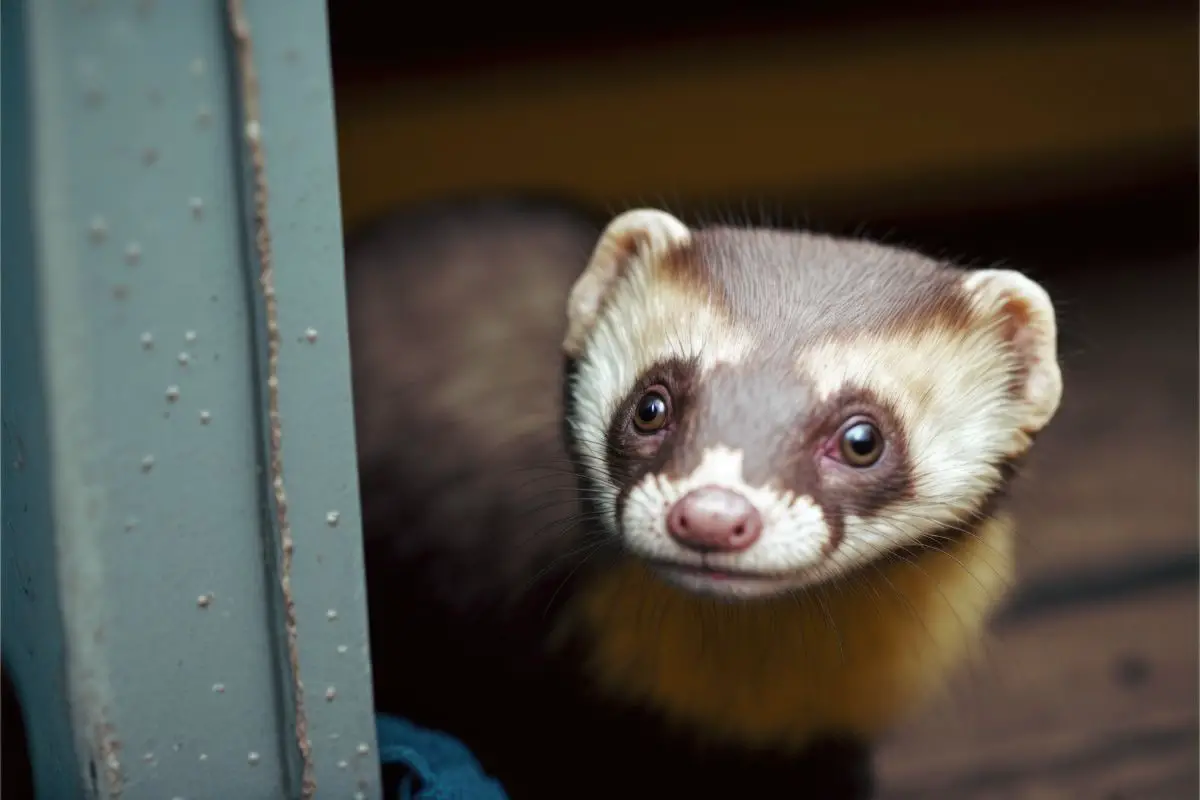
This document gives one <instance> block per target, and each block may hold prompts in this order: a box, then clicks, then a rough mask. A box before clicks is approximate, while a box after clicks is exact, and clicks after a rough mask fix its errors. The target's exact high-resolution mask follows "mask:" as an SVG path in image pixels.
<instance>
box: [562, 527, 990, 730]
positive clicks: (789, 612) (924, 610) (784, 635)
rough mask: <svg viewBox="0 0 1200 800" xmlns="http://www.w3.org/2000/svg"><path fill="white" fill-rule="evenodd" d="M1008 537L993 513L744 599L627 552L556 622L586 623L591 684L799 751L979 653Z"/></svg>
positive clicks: (866, 725)
mask: <svg viewBox="0 0 1200 800" xmlns="http://www.w3.org/2000/svg"><path fill="white" fill-rule="evenodd" d="M1011 541H1012V537H1011V530H1010V526H1009V523H1008V521H1007V520H1006V519H1003V518H997V519H993V520H989V521H988V522H987V523H986V524H985V525H984V527H983V528H981V529H980V530H979V531H978V532H977V533H976V534H973V535H970V536H966V537H964V538H963V539H961V540H960V541H958V542H956V543H955V544H953V545H951V546H948V547H947V548H946V549H945V550H944V551H943V550H929V551H926V552H924V553H923V554H922V555H921V556H920V557H919V558H916V559H912V560H903V559H898V560H893V561H889V562H881V563H877V564H876V565H874V566H872V567H870V568H867V569H865V570H863V571H862V573H861V575H857V576H856V577H854V578H853V579H852V580H846V581H839V582H836V583H834V584H832V585H828V586H824V587H816V588H812V589H809V590H805V591H802V592H799V593H796V594H792V595H786V596H778V597H774V598H770V599H765V600H756V601H748V602H740V603H722V602H721V601H715V600H710V599H706V598H703V597H698V596H696V595H694V594H690V593H687V592H685V591H683V590H680V589H676V588H673V587H671V586H669V585H667V584H665V583H663V582H662V581H661V580H660V579H658V578H657V577H656V576H655V575H654V574H652V573H651V572H650V570H648V569H647V568H646V567H644V566H642V565H641V564H639V563H635V562H634V561H629V562H628V563H626V564H625V565H624V566H623V567H622V568H620V569H618V570H614V571H611V572H606V573H604V574H602V575H600V576H598V578H597V580H596V582H595V583H594V584H592V585H591V586H589V587H586V588H585V590H584V591H582V592H580V593H579V594H578V595H577V596H576V597H575V598H574V601H573V602H574V605H573V606H572V608H571V609H570V611H569V613H568V614H566V615H564V617H563V618H562V627H561V628H560V630H559V631H558V633H559V634H560V635H562V636H569V635H571V634H572V633H575V632H579V633H581V634H582V635H581V636H580V638H581V639H582V640H583V641H585V642H587V643H588V645H589V646H590V648H591V649H590V658H589V661H588V662H587V668H588V670H589V671H590V674H591V675H592V677H593V679H594V680H595V681H596V683H597V685H598V686H599V687H600V688H601V689H603V690H604V691H606V692H608V693H611V694H612V695H613V696H614V697H616V698H620V699H623V700H624V701H625V702H629V703H631V704H638V705H644V706H649V707H651V708H655V709H657V710H658V711H659V712H660V713H661V714H663V716H664V717H665V718H666V719H668V720H670V721H672V722H674V723H676V724H678V725H679V726H680V727H681V728H682V729H684V730H685V731H689V732H690V733H691V734H692V735H694V736H696V737H699V738H702V739H704V738H707V739H716V740H729V741H734V742H738V743H740V744H745V745H752V746H770V747H776V748H796V749H799V748H801V747H803V746H804V745H805V744H806V743H808V742H809V741H811V740H812V739H813V738H814V737H816V736H819V735H822V734H827V733H830V732H847V733H851V734H858V735H861V736H864V737H875V736H877V735H879V734H881V733H883V732H885V731H886V730H887V729H888V728H890V727H891V726H892V725H893V724H895V723H896V722H898V721H899V720H900V719H902V718H903V717H904V716H905V715H906V714H907V713H909V712H910V711H912V710H913V709H914V708H915V707H917V706H918V705H919V704H921V703H922V702H924V701H926V700H927V699H928V698H929V697H930V696H931V695H932V694H934V693H935V692H936V691H937V690H938V689H939V688H941V687H942V686H944V685H945V679H946V677H947V675H948V674H949V673H950V671H951V670H952V669H953V668H954V667H955V665H957V664H959V663H961V662H962V661H963V659H964V658H967V657H969V656H971V655H972V654H973V653H975V652H977V648H978V646H979V644H980V643H981V641H982V638H981V637H982V635H983V633H984V627H985V624H986V620H987V616H988V613H989V612H990V611H991V609H992V608H993V607H994V605H995V603H996V602H997V601H998V599H999V598H1000V597H1001V596H1002V595H1003V592H1004V590H1005V589H1006V588H1007V586H1008V583H1009V581H1010V578H1011V574H1012V552H1011Z"/></svg>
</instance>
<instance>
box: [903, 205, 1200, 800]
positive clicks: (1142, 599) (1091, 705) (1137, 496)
mask: <svg viewBox="0 0 1200 800" xmlns="http://www.w3.org/2000/svg"><path fill="white" fill-rule="evenodd" d="M1192 191H1193V192H1194V189H1193V190H1192ZM1193 241H1194V240H1193ZM1056 258H1059V259H1061V258H1062V256H1061V255H1060V256H1056ZM1067 258H1068V259H1069V258H1070V256H1067ZM1033 266H1034V269H1035V274H1037V272H1036V269H1037V265H1033ZM1043 266H1044V267H1045V275H1044V278H1043V279H1044V281H1045V282H1046V283H1047V284H1048V285H1049V287H1050V288H1051V291H1052V293H1053V294H1054V296H1055V298H1056V300H1058V301H1059V303H1060V305H1061V307H1062V314H1063V318H1062V324H1063V328H1064V329H1063V333H1062V340H1063V350H1064V352H1063V356H1064V359H1065V362H1066V366H1067V372H1066V393H1065V396H1064V404H1063V407H1062V411H1061V416H1060V417H1058V419H1057V420H1056V422H1055V423H1054V425H1053V426H1052V428H1051V429H1049V430H1048V431H1047V433H1046V434H1045V436H1044V437H1043V438H1042V439H1041V440H1039V442H1038V445H1037V454H1036V458H1034V460H1033V463H1032V464H1031V465H1030V469H1029V471H1028V472H1027V473H1026V474H1025V476H1024V477H1023V479H1022V481H1021V484H1020V486H1019V489H1018V492H1017V498H1016V503H1017V508H1018V511H1019V516H1020V518H1021V520H1022V537H1021V541H1020V547H1019V559H1020V572H1021V579H1020V584H1019V586H1018V588H1017V590H1016V592H1015V594H1014V596H1013V598H1012V602H1011V604H1010V606H1009V607H1008V608H1007V609H1006V611H1005V612H1004V613H1003V614H1002V615H1001V616H1000V618H999V619H998V620H997V621H996V625H995V636H994V640H993V642H992V643H991V645H990V646H989V656H988V658H987V659H986V661H985V663H983V664H981V665H979V666H978V667H977V668H974V669H972V670H971V671H970V673H969V674H965V675H962V676H961V680H959V681H957V682H956V684H955V685H954V686H953V687H952V688H951V691H950V692H949V693H948V695H947V697H946V698H945V699H944V700H943V701H942V702H940V703H938V704H937V705H935V707H933V708H931V709H929V711H928V713H927V714H925V716H924V717H922V718H921V719H919V720H916V721H915V722H914V723H913V724H912V725H910V726H909V727H907V728H906V729H904V730H902V731H899V732H897V734H896V735H895V737H894V739H893V741H892V742H890V743H889V745H888V746H887V748H886V749H885V750H884V752H883V753H882V754H881V756H880V759H879V769H880V775H881V780H882V784H883V786H882V793H881V797H883V798H889V799H893V798H894V799H899V798H955V799H956V800H984V798H989V799H990V798H1037V799H1038V800H1043V799H1046V800H1049V799H1050V798H1064V800H1066V799H1067V798H1071V800H1075V799H1076V798H1079V799H1080V800H1085V799H1086V800H1090V799H1091V798H1100V799H1103V800H1117V799H1118V798H1122V799H1127V800H1134V798H1136V799H1137V800H1157V799H1159V798H1161V799H1162V800H1168V798H1169V799H1170V800H1176V799H1178V798H1192V797H1196V796H1197V793H1198V791H1200V781H1198V777H1197V774H1198V769H1200V757H1198V755H1197V753H1198V747H1200V740H1198V736H1197V725H1198V724H1200V719H1198V711H1197V703H1198V701H1200V698H1198V695H1197V670H1198V666H1200V665H1198V658H1197V648H1198V645H1197V639H1198V635H1197V631H1198V626H1200V618H1198V613H1197V480H1198V479H1197V442H1198V441H1200V430H1198V425H1197V399H1196V398H1197V328H1196V314H1197V312H1196V297H1197V260H1196V255H1195V253H1184V254H1183V255H1176V256H1170V257H1162V258H1156V259H1150V260H1146V261H1139V260H1137V259H1134V260H1127V261H1120V262H1117V263H1111V262H1110V263H1105V262H1104V261H1102V260H1097V259H1096V258H1095V257H1081V258H1080V263H1075V264H1063V263H1056V264H1053V265H1050V264H1046V265H1043ZM1039 277H1042V276H1041V275H1039Z"/></svg>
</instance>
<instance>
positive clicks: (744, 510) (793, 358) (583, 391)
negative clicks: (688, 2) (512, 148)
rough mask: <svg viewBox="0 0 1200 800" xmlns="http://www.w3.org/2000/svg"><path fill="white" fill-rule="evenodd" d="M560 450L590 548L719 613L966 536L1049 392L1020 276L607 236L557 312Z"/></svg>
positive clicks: (1044, 419) (634, 227)
mask: <svg viewBox="0 0 1200 800" xmlns="http://www.w3.org/2000/svg"><path fill="white" fill-rule="evenodd" d="M564 350H565V351H566V354H567V356H568V357H569V358H570V359H572V361H573V366H574V374H573V377H572V382H571V384H570V387H569V394H570V412H569V420H568V422H569V426H570V428H571V431H572V434H573V439H574V442H573V444H574V448H575V451H576V453H577V456H578V459H579V461H580V466H581V467H582V468H583V471H584V474H585V475H586V478H587V483H588V487H587V492H586V493H587V495H588V496H589V497H591V498H592V499H593V500H594V502H595V503H596V505H597V507H598V510H599V512H600V515H601V516H602V517H603V519H604V520H605V524H606V526H607V527H608V528H609V531H610V533H612V534H614V535H615V536H617V537H619V539H620V541H621V543H622V544H623V545H624V547H625V548H626V549H627V550H628V551H630V552H632V553H633V554H635V555H637V556H639V557H641V558H642V559H644V560H645V561H647V562H648V563H650V564H651V565H653V566H654V567H655V568H657V570H658V571H659V572H660V574H662V575H663V576H664V577H665V578H666V579H668V580H670V581H671V582H673V583H675V584H677V585H681V586H683V587H685V588H688V589H692V590H694V591H698V592H705V593H710V594H717V595H723V596H727V597H748V596H764V595H774V594H778V593H781V592H786V591H789V590H792V589H796V588H799V587H803V586H807V585H811V584H816V583H821V582H824V581H827V580H830V579H832V578H836V577H838V576H841V575H846V574H849V573H851V572H852V571H855V570H858V569H861V568H863V567H864V566H867V565H869V564H871V563H873V562H874V561H875V560H876V559H880V558H883V557H887V556H888V555H891V554H894V553H895V552H896V551H898V550H900V549H901V548H905V547H911V546H915V545H921V544H925V543H936V541H937V539H938V538H939V537H945V536H947V535H949V534H950V532H952V531H954V530H956V529H961V528H962V527H964V526H966V525H969V524H970V523H971V522H972V521H973V519H974V518H975V517H976V516H977V515H979V514H980V513H982V512H983V510H984V508H985V504H986V502H987V501H988V500H989V499H990V498H991V497H993V496H994V495H995V494H996V492H997V491H998V490H999V489H1000V488H1001V487H1002V484H1003V483H1004V481H1005V480H1006V474H1007V471H1006V469H1005V467H1006V465H1007V464H1009V463H1011V461H1012V460H1013V459H1014V458H1016V457H1017V456H1019V455H1021V454H1022V453H1023V452H1024V451H1025V450H1027V449H1028V447H1029V445H1030V442H1031V437H1032V436H1033V435H1034V434H1035V433H1036V432H1037V431H1039V430H1041V429H1042V428H1043V427H1044V426H1045V425H1046V424H1047V423H1048V422H1049V421H1050V419H1051V417H1052V416H1053V415H1054V413H1055V411H1056V410H1057V408H1058V405H1059V401H1060V398H1061V395H1062V377H1061V373H1060V371H1059V366H1058V360H1057V352H1056V324H1055V315H1054V309H1053V306H1052V304H1051V301H1050V298H1049V297H1048V295H1047V294H1046V292H1045V291H1044V290H1043V289H1042V288H1041V287H1040V286H1038V285H1037V284H1036V283H1034V282H1033V281H1032V280H1030V279H1029V278H1027V277H1025V276H1023V275H1021V274H1020V273H1017V272H1014V271H1011V270H1003V269H987V270H976V271H967V270H962V269H958V268H955V267H952V266H949V265H945V264H942V263H939V262H936V261H934V260H931V259H928V258H926V257H924V256H921V255H918V254H916V253H914V252H909V251H906V250H901V249H896V248H892V247H884V246H881V245H877V244H872V243H868V242H862V241H853V240H846V239H838V238H833V237H826V236H817V235H813V234H806V233H798V232H785V231H777V230H766V229H743V228H706V229H700V230H692V229H689V228H688V227H687V226H685V225H684V224H683V223H682V222H680V221H679V220H678V219H676V218H675V217H673V216H671V215H669V214H667V213H664V212H661V211H656V210H635V211H630V212H626V213H624V214H622V215H620V216H618V217H617V218H616V219H614V220H613V221H612V222H611V223H610V224H609V226H608V228H607V229H606V230H605V231H604V233H603V234H602V236H601V238H600V240H599V242H598V244H597V245H596V248H595V251H594V253H593V256H592V258H591V261H590V263H589V265H588V267H587V269H586V270H585V272H584V273H583V274H582V275H581V276H580V278H579V279H578V281H577V282H576V284H575V286H574V287H573V289H572V291H571V294H570V299H569V302H568V330H567V334H566V338H565V340H564Z"/></svg>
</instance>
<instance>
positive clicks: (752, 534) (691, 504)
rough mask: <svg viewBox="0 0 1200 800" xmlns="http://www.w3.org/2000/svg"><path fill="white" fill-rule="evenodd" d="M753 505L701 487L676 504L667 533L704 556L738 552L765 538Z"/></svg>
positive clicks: (717, 489)
mask: <svg viewBox="0 0 1200 800" xmlns="http://www.w3.org/2000/svg"><path fill="white" fill-rule="evenodd" d="M762 527H763V524H762V517H761V516H760V515H759V513H758V509H757V508H755V507H754V504H753V503H751V502H750V501H749V500H747V499H746V498H745V497H743V496H742V495H740V494H738V493H737V492H735V491H733V490H731V489H722V488H721V487H719V486H702V487H700V488H699V489H693V490H692V491H690V492H688V493H687V494H685V495H684V496H683V497H681V498H679V499H678V500H676V501H675V505H674V506H672V507H671V510H670V511H669V512H668V513H667V532H668V533H669V534H671V536H672V537H673V538H674V539H675V541H677V542H679V543H680V544H681V545H683V546H684V547H688V548H691V549H692V550H700V551H703V552H737V551H738V550H745V549H746V548H747V547H749V546H750V545H752V544H754V543H755V542H756V541H757V540H758V537H759V536H761V535H762Z"/></svg>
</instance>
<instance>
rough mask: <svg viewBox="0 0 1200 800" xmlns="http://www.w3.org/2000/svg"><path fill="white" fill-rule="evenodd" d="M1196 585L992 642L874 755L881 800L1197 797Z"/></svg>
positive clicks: (1058, 617) (1063, 617) (1050, 619)
mask: <svg viewBox="0 0 1200 800" xmlns="http://www.w3.org/2000/svg"><path fill="white" fill-rule="evenodd" d="M1198 624H1200V616H1198V614H1197V604H1196V585H1195V584H1194V583H1192V584H1189V585H1184V586H1176V587H1169V588H1167V589H1162V590H1156V591H1151V592H1147V593H1146V594H1145V595H1144V596H1143V597H1140V598H1138V599H1137V600H1135V601H1129V600H1120V601H1116V602H1112V603H1109V604H1100V605H1095V606H1088V607H1084V608H1081V609H1076V610H1072V611H1069V612H1065V613H1062V614H1055V615H1047V616H1046V617H1044V618H1041V619H1037V620H1035V621H1030V622H1028V623H1027V624H1024V625H1021V626H1019V627H1015V628H1013V629H1010V630H1008V631H1005V632H1002V633H1001V634H999V635H998V636H997V637H996V641H995V642H994V644H993V646H992V648H991V655H990V658H989V659H988V661H987V663H986V665H985V666H984V667H982V668H981V669H980V670H978V671H975V672H974V673H973V674H971V675H969V676H967V677H965V678H963V679H962V680H960V681H959V682H958V684H957V686H956V687H955V688H954V690H953V694H952V697H953V700H948V701H947V702H944V703H941V704H937V705H935V706H934V707H933V708H931V709H930V710H929V712H928V713H927V714H926V715H925V716H924V717H923V718H922V719H920V720H918V721H916V722H915V723H914V724H913V725H911V726H910V727H909V728H908V729H906V730H904V731H901V732H899V733H898V734H897V736H896V737H895V740H894V741H893V742H892V743H891V744H890V745H889V746H888V748H886V749H885V751H884V752H883V753H882V754H881V757H880V760H879V767H880V772H881V780H882V783H883V789H884V791H883V792H882V795H881V796H882V797H883V798H895V799H896V800H900V798H910V797H911V798H916V797H953V798H961V799H962V800H975V799H976V798H978V800H983V799H984V798H1000V797H1005V798H1026V797H1028V798H1058V797H1061V798H1107V797H1111V798H1117V797H1128V798H1147V797H1163V798H1166V797H1172V798H1183V797H1195V796H1196V793H1197V790H1198V784H1197V769H1198V767H1200V760H1198V757H1197V746H1198V742H1200V739H1198V736H1197V722H1198V719H1200V715H1198V712H1197V702H1198V696H1197V669H1198V662H1197V653H1196V631H1197V625H1198Z"/></svg>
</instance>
